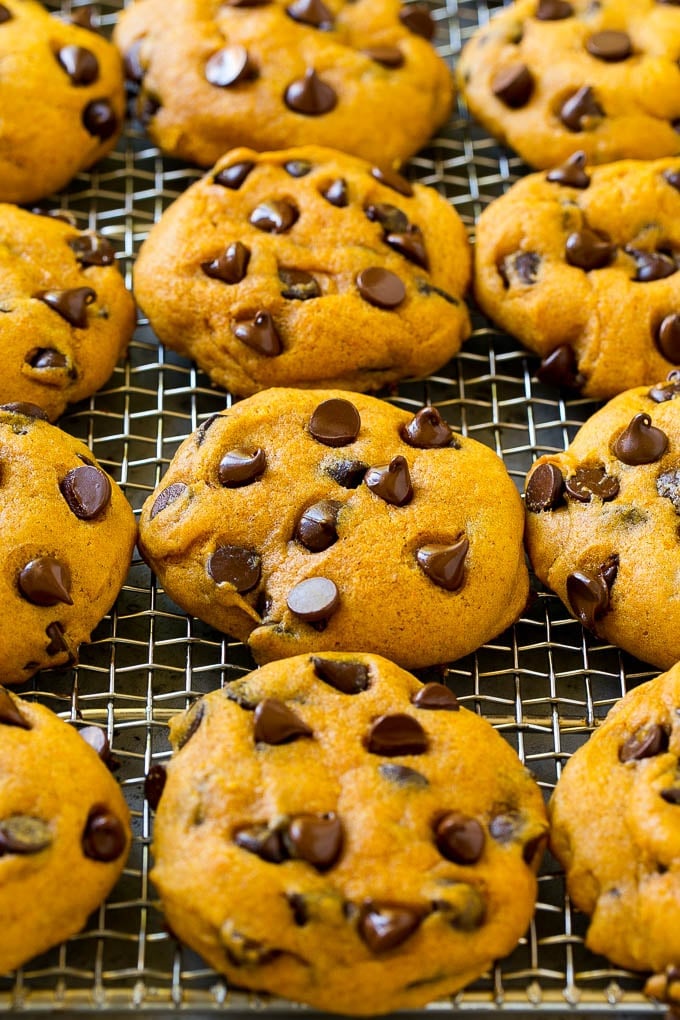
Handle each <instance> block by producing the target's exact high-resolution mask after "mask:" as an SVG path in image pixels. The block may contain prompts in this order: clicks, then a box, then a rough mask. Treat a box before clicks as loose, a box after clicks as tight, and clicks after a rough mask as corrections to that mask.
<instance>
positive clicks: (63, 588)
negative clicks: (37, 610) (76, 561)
mask: <svg viewBox="0 0 680 1020" xmlns="http://www.w3.org/2000/svg"><path fill="white" fill-rule="evenodd" d="M18 585H19V591H20V592H21V594H22V595H23V596H24V598H25V599H28V601H29V602H32V603H33V605H34V606H56V605H57V603H58V602H63V603H64V604H65V605H67V606H72V605H73V599H72V598H71V595H70V588H71V572H70V571H69V569H68V567H67V566H66V564H65V563H61V562H60V560H58V559H55V557H54V556H38V557H37V559H34V560H30V561H29V562H28V563H27V564H26V565H25V566H24V567H22V569H21V570H20V572H19V578H18Z"/></svg>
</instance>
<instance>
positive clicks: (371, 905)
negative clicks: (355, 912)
mask: <svg viewBox="0 0 680 1020" xmlns="http://www.w3.org/2000/svg"><path fill="white" fill-rule="evenodd" d="M426 913H427V911H426V910H425V909H424V908H423V907H420V906H415V905H413V904H409V903H397V902H395V901H393V900H367V901H366V902H365V903H364V904H363V906H362V908H361V911H360V913H359V921H358V929H357V930H358V932H359V936H360V938H361V939H362V940H363V941H364V942H365V943H366V945H367V946H368V948H369V949H370V950H371V952H372V953H376V954H378V953H386V952H389V950H390V949H396V948H397V946H400V945H401V944H402V942H405V941H406V939H407V938H409V937H410V936H411V935H413V933H414V932H416V931H417V930H418V928H419V927H420V925H421V923H422V920H423V918H424V917H425V914H426Z"/></svg>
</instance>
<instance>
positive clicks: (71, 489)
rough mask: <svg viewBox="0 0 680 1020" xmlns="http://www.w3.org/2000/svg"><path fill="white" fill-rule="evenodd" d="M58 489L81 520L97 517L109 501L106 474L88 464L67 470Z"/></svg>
mask: <svg viewBox="0 0 680 1020" xmlns="http://www.w3.org/2000/svg"><path fill="white" fill-rule="evenodd" d="M59 489H60V490H61V494H62V496H63V497H64V499H65V500H66V503H67V505H68V508H69V510H70V511H71V513H73V514H75V515H76V517H77V518H78V519H79V520H81V521H92V520H94V518H95V517H99V515H100V514H102V513H103V512H104V510H106V508H107V506H108V505H109V503H110V502H111V482H110V481H109V477H108V475H105V474H104V472H103V471H100V470H99V468H96V467H94V466H93V465H90V464H85V465H83V467H77V468H73V470H72V471H69V472H68V474H67V475H66V476H65V477H64V479H63V480H62V482H61V484H60V485H59Z"/></svg>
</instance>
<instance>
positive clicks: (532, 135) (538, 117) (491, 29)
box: [458, 0, 680, 168]
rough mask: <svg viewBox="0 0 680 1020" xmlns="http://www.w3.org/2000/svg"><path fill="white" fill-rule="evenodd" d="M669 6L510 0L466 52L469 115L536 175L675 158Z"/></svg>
mask: <svg viewBox="0 0 680 1020" xmlns="http://www.w3.org/2000/svg"><path fill="white" fill-rule="evenodd" d="M678 53H680V11H678V10H677V4H675V3H674V0H598V2H597V3H592V2H591V0H516V2H515V3H513V4H510V5H509V6H508V7H506V8H505V9H504V10H503V11H501V12H499V13H498V14H497V15H496V16H495V17H494V18H492V19H491V21H490V22H489V24H488V25H484V27H482V28H480V29H479V30H478V31H477V32H476V33H475V34H474V35H473V37H472V38H471V39H470V40H469V42H468V43H467V44H466V45H465V47H464V48H463V52H462V53H461V56H460V60H459V62H458V82H459V85H460V89H461V91H462V93H463V94H464V96H465V99H466V102H467V104H468V106H469V108H470V110H471V111H472V113H473V114H474V115H475V117H476V118H477V119H478V120H479V121H480V122H481V123H482V124H483V125H484V127H486V128H487V130H488V131H490V132H491V134H493V135H495V136H496V138H499V139H500V140H501V141H503V142H506V143H507V144H508V145H510V146H511V147H512V148H513V149H515V150H516V151H517V152H518V153H519V155H520V156H521V157H522V159H523V160H525V162H527V163H528V164H529V165H530V166H534V167H537V168H541V167H553V166H557V165H558V164H560V163H562V162H563V161H564V160H566V159H567V158H568V157H569V156H570V155H572V153H573V152H574V151H575V150H577V149H582V150H584V151H585V152H586V153H587V156H588V160H589V162H592V163H609V162H612V161H613V160H618V159H624V158H631V159H658V158H660V157H662V156H672V155H676V154H679V153H680V89H679V88H678V66H677V60H678Z"/></svg>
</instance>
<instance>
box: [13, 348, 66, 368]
mask: <svg viewBox="0 0 680 1020" xmlns="http://www.w3.org/2000/svg"><path fill="white" fill-rule="evenodd" d="M24 360H25V361H26V364H27V365H30V366H31V368H38V369H44V368H66V366H67V364H68V361H67V360H66V355H64V354H62V353H61V351H55V349H54V348H53V347H38V348H37V349H34V350H32V351H29V353H28V354H27V355H26V357H25V359H24Z"/></svg>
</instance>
